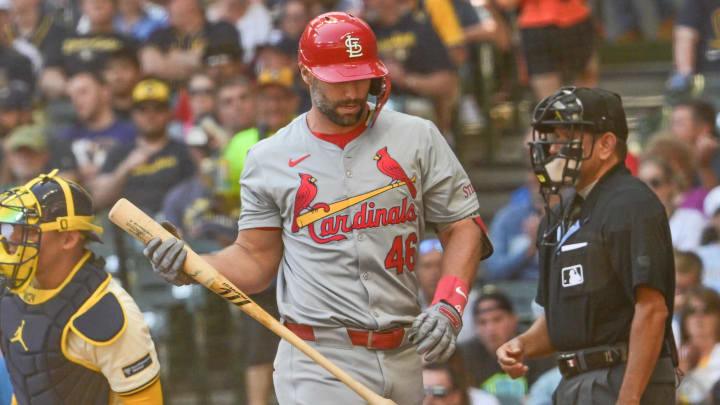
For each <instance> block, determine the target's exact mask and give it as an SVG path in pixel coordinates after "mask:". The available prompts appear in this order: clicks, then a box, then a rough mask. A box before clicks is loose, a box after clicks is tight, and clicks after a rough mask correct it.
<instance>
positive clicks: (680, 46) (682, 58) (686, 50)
mask: <svg viewBox="0 0 720 405" xmlns="http://www.w3.org/2000/svg"><path fill="white" fill-rule="evenodd" d="M673 37H674V40H673V55H674V59H675V70H677V71H678V72H679V73H684V74H690V73H693V72H694V71H695V58H696V56H697V55H696V54H695V53H696V51H695V44H697V41H698V39H699V35H698V32H697V31H695V29H693V28H690V27H685V26H682V25H678V26H676V27H675V30H674V33H673Z"/></svg>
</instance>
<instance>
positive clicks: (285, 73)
mask: <svg viewBox="0 0 720 405" xmlns="http://www.w3.org/2000/svg"><path fill="white" fill-rule="evenodd" d="M293 78H294V76H293V70H292V69H290V68H288V67H283V68H280V69H265V70H263V71H262V72H260V74H259V75H258V78H257V82H258V86H259V87H260V88H263V87H266V86H273V85H274V86H280V87H282V88H284V89H287V90H292V87H293Z"/></svg>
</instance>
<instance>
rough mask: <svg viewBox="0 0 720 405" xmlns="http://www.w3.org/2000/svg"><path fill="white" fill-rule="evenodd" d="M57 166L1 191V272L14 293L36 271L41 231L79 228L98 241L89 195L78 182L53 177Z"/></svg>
mask: <svg viewBox="0 0 720 405" xmlns="http://www.w3.org/2000/svg"><path fill="white" fill-rule="evenodd" d="M56 173H57V169H56V170H53V171H52V172H50V173H49V174H41V175H40V176H38V177H36V178H34V179H32V180H30V181H29V182H28V183H27V184H25V185H24V186H19V187H15V188H13V189H10V190H8V191H5V192H4V193H2V194H0V242H2V243H0V275H2V276H5V277H6V278H7V279H8V287H9V288H10V290H11V291H13V292H16V291H18V290H21V289H23V288H24V287H26V286H27V285H28V283H29V282H30V280H32V278H33V276H34V275H35V271H36V270H37V262H38V253H39V251H40V246H41V244H42V234H43V232H48V231H59V232H67V231H81V232H83V234H85V236H86V237H87V238H88V239H90V240H94V241H100V238H99V236H98V234H102V232H103V230H102V228H101V227H99V226H97V225H94V224H93V223H92V220H93V205H92V198H91V197H90V194H88V192H87V191H86V190H85V189H84V188H82V186H80V185H79V184H77V183H74V182H72V181H69V180H65V179H63V178H62V177H57V176H56Z"/></svg>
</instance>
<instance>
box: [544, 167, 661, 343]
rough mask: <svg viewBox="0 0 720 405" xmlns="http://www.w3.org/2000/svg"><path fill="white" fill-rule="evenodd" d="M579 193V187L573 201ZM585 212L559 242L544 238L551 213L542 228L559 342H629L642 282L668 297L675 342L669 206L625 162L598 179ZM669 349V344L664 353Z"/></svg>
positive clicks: (550, 316)
mask: <svg viewBox="0 0 720 405" xmlns="http://www.w3.org/2000/svg"><path fill="white" fill-rule="evenodd" d="M573 198H574V193H573V194H572V195H571V196H570V198H569V199H568V201H573ZM563 205H564V206H566V207H567V206H568V205H569V204H568V203H566V204H563ZM556 207H557V206H556ZM578 217H579V219H577V220H575V221H573V222H572V224H571V225H570V224H569V225H568V227H567V228H568V229H567V230H566V231H565V232H564V234H561V232H555V233H554V235H553V236H552V237H551V238H550V239H552V241H554V242H558V243H557V244H556V245H555V246H543V244H542V243H541V238H542V235H543V234H544V233H545V229H546V227H547V222H546V221H547V219H544V220H543V223H541V225H540V230H539V233H538V241H539V242H538V243H539V245H540V246H538V249H539V254H540V282H539V283H538V291H537V298H536V301H537V302H538V304H540V305H542V306H543V307H544V308H545V315H546V318H547V326H548V331H549V333H550V339H551V341H552V344H553V346H554V347H555V348H556V349H557V350H559V351H573V350H578V349H583V348H589V347H593V346H599V345H606V344H613V343H619V342H628V341H629V339H630V326H631V323H632V318H633V314H634V313H635V310H634V305H635V288H636V287H637V286H639V285H643V284H644V285H646V286H648V287H650V288H653V289H655V290H658V291H660V293H662V294H663V296H664V297H665V303H666V304H667V307H668V312H669V315H668V317H667V322H666V325H665V340H666V341H668V338H669V336H671V335H670V334H671V333H672V330H671V326H670V324H671V320H672V311H673V299H674V290H675V265H674V262H673V249H672V243H671V239H670V228H669V226H668V219H667V215H666V214H665V208H664V207H663V205H662V204H661V203H660V201H659V200H658V199H657V197H656V196H655V194H654V193H653V192H652V191H651V190H650V189H649V188H648V187H647V186H646V185H645V184H644V183H642V182H641V181H640V180H638V179H636V178H635V177H633V176H632V175H631V174H630V172H629V171H628V169H627V168H625V166H624V164H622V163H621V164H618V165H617V166H615V167H613V168H612V169H610V171H609V172H608V173H606V174H605V175H604V176H603V177H602V178H601V179H600V180H599V181H598V182H597V183H596V184H595V186H594V187H593V189H592V190H591V191H590V194H588V195H587V198H586V199H585V201H584V202H583V203H582V206H581V209H580V213H579V216H578ZM669 354H670V353H669V351H668V347H667V345H666V344H664V345H663V348H662V352H661V357H662V356H665V355H669Z"/></svg>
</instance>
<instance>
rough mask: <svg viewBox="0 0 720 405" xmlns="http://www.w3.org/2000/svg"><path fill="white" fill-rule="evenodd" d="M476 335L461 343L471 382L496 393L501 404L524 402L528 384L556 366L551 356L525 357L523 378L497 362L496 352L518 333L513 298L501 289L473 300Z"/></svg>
mask: <svg viewBox="0 0 720 405" xmlns="http://www.w3.org/2000/svg"><path fill="white" fill-rule="evenodd" d="M473 319H474V325H473V327H474V330H475V335H476V338H475V339H474V340H472V341H469V342H465V343H463V344H461V345H460V346H459V349H460V353H462V357H463V359H464V360H465V366H466V368H467V369H468V372H469V373H470V375H471V379H472V385H474V386H477V387H480V388H482V389H483V390H485V391H487V392H489V393H491V394H493V395H495V396H497V397H498V399H500V402H501V403H502V404H514V403H522V402H521V401H522V398H524V397H525V395H526V394H527V393H528V387H529V386H530V385H531V384H532V383H534V382H535V380H536V379H537V378H538V377H540V375H542V374H543V373H544V372H545V371H547V370H549V369H551V368H552V367H554V366H555V362H554V359H552V358H550V357H546V358H542V359H534V360H526V362H525V364H526V365H528V367H529V368H530V369H529V371H528V372H527V374H526V375H525V376H524V377H521V378H517V379H513V378H511V377H510V376H509V375H507V374H506V373H505V372H504V371H503V370H502V369H501V368H500V365H499V364H498V362H497V358H496V357H495V352H496V351H497V349H498V348H499V347H500V346H501V345H502V344H503V343H505V342H507V341H508V340H510V339H512V338H513V337H514V336H515V335H516V333H517V317H516V316H515V312H514V311H513V305H512V303H511V302H510V299H509V298H508V297H506V296H505V295H504V294H502V293H500V292H490V293H486V294H483V295H482V296H480V298H478V299H477V300H475V302H474V303H473Z"/></svg>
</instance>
